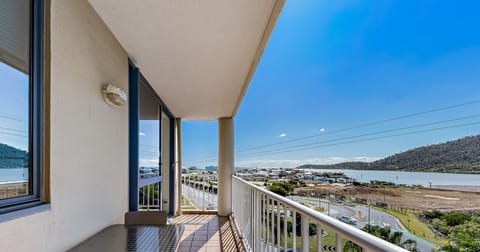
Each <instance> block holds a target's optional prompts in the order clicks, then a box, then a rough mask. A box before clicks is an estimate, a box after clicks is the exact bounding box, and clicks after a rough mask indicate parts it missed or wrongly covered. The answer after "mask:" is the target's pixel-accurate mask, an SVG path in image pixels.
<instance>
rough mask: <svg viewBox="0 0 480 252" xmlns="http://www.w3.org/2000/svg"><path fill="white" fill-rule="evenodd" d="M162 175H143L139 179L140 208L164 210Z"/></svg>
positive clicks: (140, 209)
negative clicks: (162, 203)
mask: <svg viewBox="0 0 480 252" xmlns="http://www.w3.org/2000/svg"><path fill="white" fill-rule="evenodd" d="M161 180H162V177H161V176H150V177H141V178H139V180H138V210H139V211H154V210H157V211H158V210H162V205H161V202H162V200H161V198H162V193H161V190H160V188H161V184H160V183H161Z"/></svg>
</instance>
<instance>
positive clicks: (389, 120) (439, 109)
mask: <svg viewBox="0 0 480 252" xmlns="http://www.w3.org/2000/svg"><path fill="white" fill-rule="evenodd" d="M475 103H480V100H474V101H470V102H465V103H460V104H455V105H450V106H446V107H440V108H436V109H431V110H426V111H421V112H416V113H411V114H406V115H402V116H397V117H392V118H387V119H383V120H378V121H373V122H370V123H365V124H360V125H356V126H352V127H347V128H342V129H338V130H333V131H328V132H325V133H320V134H314V135H309V136H304V137H299V138H294V139H290V140H285V141H279V142H275V143H271V144H265V145H259V146H254V147H250V148H245V149H241V150H239V151H238V152H245V151H249V150H254V149H263V148H265V147H270V146H274V145H279V144H285V143H291V142H297V141H301V140H306V139H310V138H314V137H318V136H324V135H328V134H334V133H339V132H344V131H349V130H353V129H359V128H365V127H368V126H373V125H376V124H382V123H386V122H392V121H397V120H401V119H405V118H410V117H415V116H419V115H425V114H429V113H434V112H439V111H443V110H449V109H452V108H458V107H462V106H466V105H471V104H475Z"/></svg>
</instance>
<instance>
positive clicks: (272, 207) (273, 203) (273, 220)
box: [270, 199, 276, 251]
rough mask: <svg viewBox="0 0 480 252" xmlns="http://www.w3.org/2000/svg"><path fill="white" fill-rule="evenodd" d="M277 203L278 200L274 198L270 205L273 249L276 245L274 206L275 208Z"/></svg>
mask: <svg viewBox="0 0 480 252" xmlns="http://www.w3.org/2000/svg"><path fill="white" fill-rule="evenodd" d="M275 203H276V201H275V200H273V199H272V205H271V206H270V214H271V217H270V218H271V220H272V222H271V223H270V225H271V226H272V228H271V229H270V230H271V232H272V246H271V248H272V251H273V248H274V247H275V230H274V228H275V214H274V212H273V210H274V208H275Z"/></svg>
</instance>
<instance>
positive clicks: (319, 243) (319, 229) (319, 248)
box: [317, 222, 322, 252]
mask: <svg viewBox="0 0 480 252" xmlns="http://www.w3.org/2000/svg"><path fill="white" fill-rule="evenodd" d="M317 252H322V226H320V223H319V222H317Z"/></svg>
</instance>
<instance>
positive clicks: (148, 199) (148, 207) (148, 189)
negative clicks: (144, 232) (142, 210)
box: [147, 185, 150, 211]
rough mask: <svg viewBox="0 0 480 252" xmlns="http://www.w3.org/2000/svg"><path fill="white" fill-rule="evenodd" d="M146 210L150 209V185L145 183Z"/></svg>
mask: <svg viewBox="0 0 480 252" xmlns="http://www.w3.org/2000/svg"><path fill="white" fill-rule="evenodd" d="M147 211H150V185H147Z"/></svg>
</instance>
